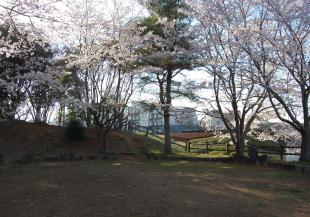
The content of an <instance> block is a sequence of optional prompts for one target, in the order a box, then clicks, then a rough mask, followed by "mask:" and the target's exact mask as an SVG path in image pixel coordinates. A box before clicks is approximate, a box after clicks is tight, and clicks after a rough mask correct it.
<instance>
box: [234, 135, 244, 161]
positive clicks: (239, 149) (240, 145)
mask: <svg viewBox="0 0 310 217" xmlns="http://www.w3.org/2000/svg"><path fill="white" fill-rule="evenodd" d="M244 143H245V142H244V138H243V136H242V135H240V134H237V141H236V156H237V157H240V158H243V156H244V155H243V152H244Z"/></svg>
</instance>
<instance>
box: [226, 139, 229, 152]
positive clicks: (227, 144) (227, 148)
mask: <svg viewBox="0 0 310 217" xmlns="http://www.w3.org/2000/svg"><path fill="white" fill-rule="evenodd" d="M226 155H229V142H226Z"/></svg>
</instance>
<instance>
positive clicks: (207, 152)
mask: <svg viewBox="0 0 310 217" xmlns="http://www.w3.org/2000/svg"><path fill="white" fill-rule="evenodd" d="M208 148H209V143H207V142H206V154H209V149H208Z"/></svg>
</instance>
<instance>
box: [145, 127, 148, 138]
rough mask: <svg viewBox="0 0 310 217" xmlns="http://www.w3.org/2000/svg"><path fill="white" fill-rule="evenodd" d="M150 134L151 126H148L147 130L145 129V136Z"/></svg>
mask: <svg viewBox="0 0 310 217" xmlns="http://www.w3.org/2000/svg"><path fill="white" fill-rule="evenodd" d="M148 136H149V127H146V131H145V137H148Z"/></svg>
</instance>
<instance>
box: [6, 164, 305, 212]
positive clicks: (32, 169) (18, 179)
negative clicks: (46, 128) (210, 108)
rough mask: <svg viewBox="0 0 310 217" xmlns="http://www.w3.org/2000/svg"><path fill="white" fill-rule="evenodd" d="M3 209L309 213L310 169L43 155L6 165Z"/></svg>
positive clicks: (36, 210) (30, 210) (9, 210)
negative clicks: (308, 172) (41, 159)
mask: <svg viewBox="0 0 310 217" xmlns="http://www.w3.org/2000/svg"><path fill="white" fill-rule="evenodd" d="M0 216H1V217H99V216H100V217H101V216H107V217H108V216H115V217H125V216H126V217H139V216H141V217H151V216H154V217H160V216H162V217H164V216H165V217H170V216H171V217H183V216H184V217H185V216H186V217H188V216H193V217H200V216H201V217H202V216H203V217H205V216H210V217H217V216H223V217H225V216H231V217H233V216H236V217H237V216H238V217H255V216H257V217H261V216H264V217H268V216H270V217H271V216H279V217H280V216H281V217H282V216H284V217H290V216H292V217H294V216H296V217H306V216H308V217H309V216H310V177H309V176H302V175H301V174H300V173H296V172H289V171H283V170H277V169H272V168H262V167H259V166H242V165H235V164H223V163H203V162H202V163H197V162H192V163H190V162H183V161H181V162H180V161H179V162H168V161H134V160H133V161H85V162H65V163H61V162H59V163H40V164H39V163H38V164H30V165H18V166H16V167H10V168H8V169H6V170H5V171H4V172H2V173H0Z"/></svg>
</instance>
